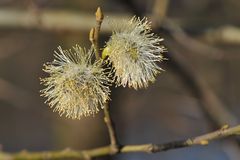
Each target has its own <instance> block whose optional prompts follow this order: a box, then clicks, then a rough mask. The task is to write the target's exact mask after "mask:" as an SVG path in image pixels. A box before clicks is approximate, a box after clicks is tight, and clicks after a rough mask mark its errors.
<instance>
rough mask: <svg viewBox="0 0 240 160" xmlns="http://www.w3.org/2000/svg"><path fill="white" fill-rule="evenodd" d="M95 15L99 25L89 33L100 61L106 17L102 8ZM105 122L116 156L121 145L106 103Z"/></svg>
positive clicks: (112, 151)
mask: <svg viewBox="0 0 240 160" xmlns="http://www.w3.org/2000/svg"><path fill="white" fill-rule="evenodd" d="M95 15H96V22H97V24H96V27H94V28H92V29H91V31H90V33H89V40H90V41H91V43H92V45H93V47H94V50H95V57H96V59H97V60H98V59H100V50H99V33H100V29H101V24H102V21H103V18H104V15H103V13H102V11H101V8H100V7H98V9H97V11H96V13H95ZM104 122H105V123H106V126H107V129H108V133H109V137H110V151H111V154H115V153H117V152H119V144H118V141H117V135H116V131H115V128H114V124H113V121H112V118H111V116H110V111H109V104H108V103H105V106H104Z"/></svg>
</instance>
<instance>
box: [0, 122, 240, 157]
mask: <svg viewBox="0 0 240 160" xmlns="http://www.w3.org/2000/svg"><path fill="white" fill-rule="evenodd" d="M239 134H240V125H238V126H235V127H231V128H228V127H227V126H224V127H223V128H221V129H219V130H217V131H214V132H211V133H208V134H204V135H201V136H197V137H194V138H189V139H186V140H182V141H173V142H169V143H164V144H159V145H157V144H141V145H125V146H123V147H122V148H121V149H120V150H119V152H116V153H114V154H113V153H112V150H111V145H110V146H104V147H100V148H95V149H90V150H85V151H74V150H70V149H66V150H63V151H46V152H27V151H22V152H19V153H5V152H0V159H1V160H22V159H24V160H56V159H86V158H95V157H101V156H107V155H116V154H122V153H132V152H138V153H139V152H142V153H158V152H163V151H167V150H172V149H178V148H184V147H190V146H195V145H207V144H209V142H210V141H213V140H217V139H221V138H225V137H229V136H234V135H239Z"/></svg>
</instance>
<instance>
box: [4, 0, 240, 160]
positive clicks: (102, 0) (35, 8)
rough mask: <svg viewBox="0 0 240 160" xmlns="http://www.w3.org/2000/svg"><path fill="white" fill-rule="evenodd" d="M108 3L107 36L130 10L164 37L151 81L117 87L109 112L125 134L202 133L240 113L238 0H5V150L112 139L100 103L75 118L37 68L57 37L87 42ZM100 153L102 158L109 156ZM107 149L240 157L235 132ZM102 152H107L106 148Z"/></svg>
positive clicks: (211, 159)
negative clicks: (191, 143)
mask: <svg viewBox="0 0 240 160" xmlns="http://www.w3.org/2000/svg"><path fill="white" fill-rule="evenodd" d="M98 6H101V8H102V10H103V12H104V14H105V21H104V22H103V27H102V32H101V38H100V40H101V42H100V43H101V45H102V46H104V42H105V41H107V40H108V38H109V36H110V35H111V31H110V29H109V28H108V26H107V22H106V21H107V19H116V20H117V19H119V20H120V19H123V18H130V17H131V16H133V15H137V16H140V17H144V16H146V17H148V18H149V19H151V20H152V26H153V31H154V32H155V33H157V34H158V35H160V36H161V37H163V38H164V39H165V41H164V45H165V46H166V47H167V48H168V52H167V53H165V54H164V56H165V57H166V58H168V60H167V61H164V62H162V63H161V64H160V66H161V67H162V68H163V69H164V70H165V72H163V73H162V74H160V75H158V77H157V81H156V82H155V83H154V84H152V85H150V87H149V88H148V89H141V90H138V91H135V90H133V89H128V88H122V87H119V88H114V87H113V88H112V95H111V99H112V100H111V102H110V107H111V114H112V116H113V119H114V121H115V124H116V129H117V133H118V138H119V140H120V142H121V143H122V144H142V143H157V144H159V143H164V142H169V141H173V140H181V139H184V138H188V137H193V136H197V135H200V134H204V133H207V132H210V131H213V130H215V129H218V128H220V127H221V126H223V125H224V124H229V125H231V126H234V125H236V124H238V122H239V116H240V108H239V107H240V100H239V99H240V83H239V82H240V74H239V69H240V53H239V49H240V14H239V10H240V1H239V0H201V1H192V0H148V1H141V0H114V1H113V0H71V1H68V0H51V1H50V0H32V1H31V0H0V146H1V147H0V148H1V149H2V150H3V151H6V152H17V151H21V150H29V151H43V150H62V149H65V148H72V149H76V150H81V149H90V148H94V147H99V146H102V145H106V144H109V140H108V138H109V137H108V133H107V129H106V126H105V125H104V122H103V119H102V118H103V112H102V111H101V112H100V113H99V114H97V115H96V116H95V117H94V118H93V117H87V118H83V119H82V120H71V119H66V118H64V117H60V116H59V115H58V114H57V113H53V112H52V109H50V108H49V107H48V105H46V104H44V98H42V97H40V96H39V95H40V93H39V90H40V89H42V88H43V86H41V85H40V84H39V77H44V76H46V75H45V74H44V73H43V71H42V65H43V63H45V62H49V61H52V60H53V52H54V50H56V49H57V47H58V46H59V45H61V46H62V48H64V49H68V48H70V47H71V46H74V45H75V44H80V45H81V46H85V47H89V46H90V45H91V44H90V42H89V40H88V33H89V30H90V29H91V28H92V27H94V25H95V19H94V18H95V15H94V13H95V11H96V8H97V7H98ZM105 158H106V157H104V158H101V159H105ZM107 158H108V159H109V158H111V159H118V160H122V159H128V160H135V159H137V160H145V159H156V160H157V159H158V160H177V159H178V160H179V159H184V160H202V159H207V160H239V159H240V147H239V145H238V140H236V139H234V138H232V139H227V140H220V141H216V142H213V143H211V144H210V145H209V146H206V147H202V146H200V147H191V148H184V149H178V150H171V151H167V152H161V153H157V154H139V153H134V154H132V153H131V154H124V155H117V156H114V157H107ZM99 159H100V158H99Z"/></svg>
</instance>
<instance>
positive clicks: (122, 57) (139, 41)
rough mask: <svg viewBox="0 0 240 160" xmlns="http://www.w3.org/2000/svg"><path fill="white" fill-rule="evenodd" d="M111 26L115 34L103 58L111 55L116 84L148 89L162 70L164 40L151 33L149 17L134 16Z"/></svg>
mask: <svg viewBox="0 0 240 160" xmlns="http://www.w3.org/2000/svg"><path fill="white" fill-rule="evenodd" d="M111 25H112V30H113V34H112V36H111V38H110V40H109V41H108V42H107V44H106V47H105V49H104V51H103V55H107V56H108V60H109V61H110V62H111V64H112V66H113V71H114V74H115V76H114V77H115V80H116V85H117V86H120V85H122V86H124V87H126V86H128V87H133V88H134V89H138V88H146V87H148V85H149V82H154V81H155V77H156V75H157V73H159V72H160V71H162V69H161V68H160V67H159V66H158V65H157V64H156V62H159V61H162V60H163V59H164V58H163V56H162V53H163V52H164V51H165V50H166V49H165V48H164V46H163V45H161V42H162V41H163V39H162V38H159V37H158V36H156V35H155V34H154V33H152V32H151V26H150V23H149V22H148V20H147V19H146V18H143V19H140V18H137V17H133V18H132V19H131V20H123V21H120V22H119V21H118V22H115V21H114V22H112V23H111Z"/></svg>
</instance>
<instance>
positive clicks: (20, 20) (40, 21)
mask: <svg viewBox="0 0 240 160" xmlns="http://www.w3.org/2000/svg"><path fill="white" fill-rule="evenodd" d="M107 15H109V14H107ZM110 15H111V16H109V18H107V19H109V20H110V21H111V19H114V20H120V19H121V20H122V19H124V18H128V17H130V16H129V15H128V14H115V15H114V14H110ZM94 25H95V21H94V19H93V17H92V15H91V14H86V13H79V12H73V11H64V10H40V11H39V12H38V14H35V13H33V11H31V10H30V11H29V10H17V9H12V8H4V9H3V8H2V9H0V28H23V29H42V30H49V31H88V30H89V28H92V26H94ZM110 31H111V30H110V28H109V26H108V25H107V24H106V23H103V27H102V29H101V32H110Z"/></svg>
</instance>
